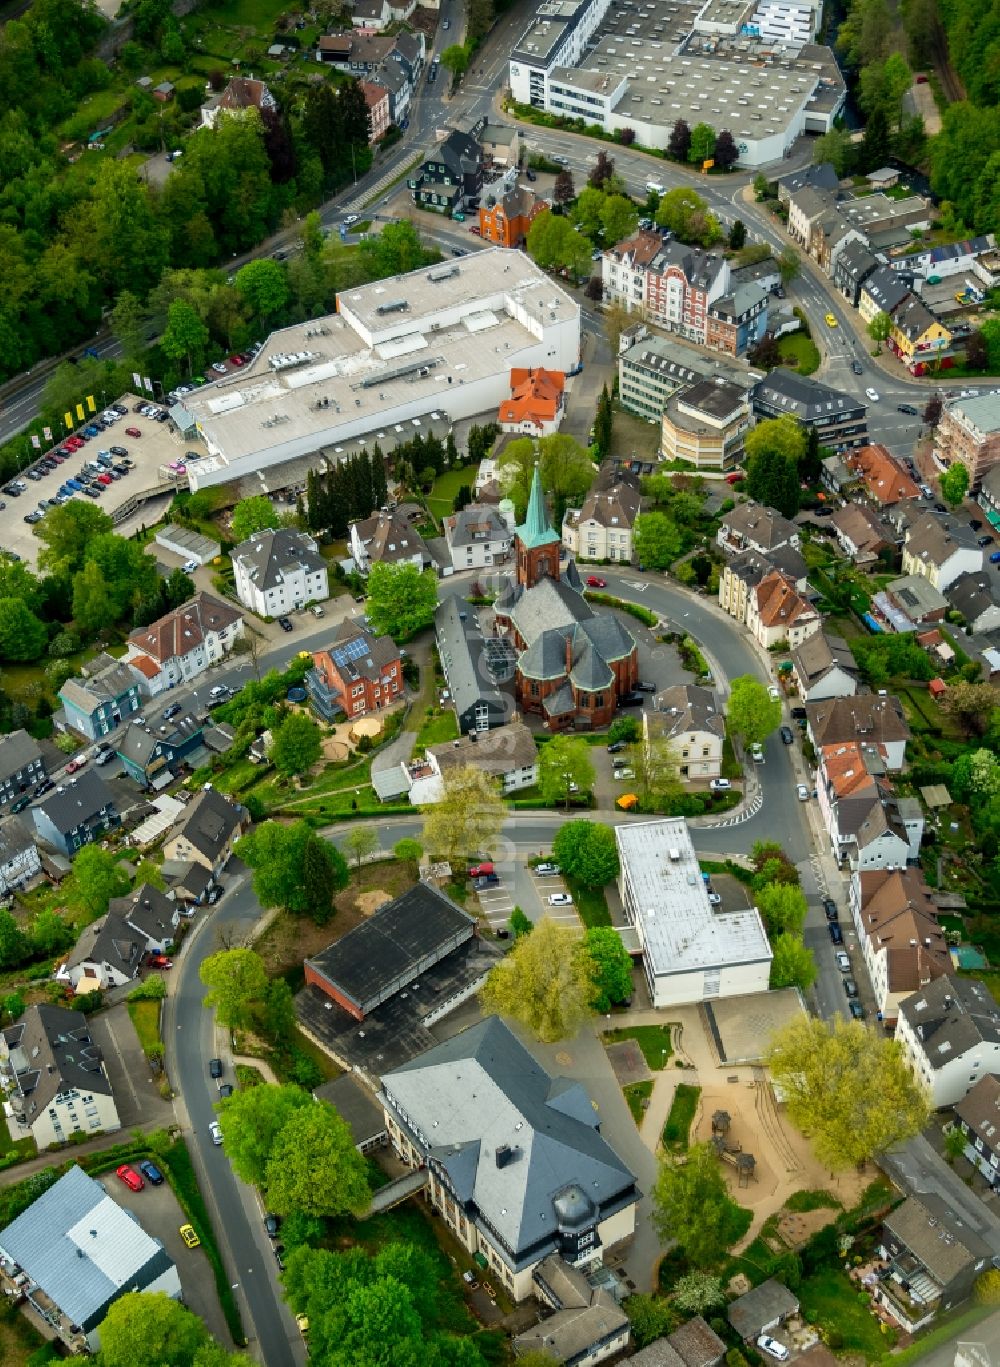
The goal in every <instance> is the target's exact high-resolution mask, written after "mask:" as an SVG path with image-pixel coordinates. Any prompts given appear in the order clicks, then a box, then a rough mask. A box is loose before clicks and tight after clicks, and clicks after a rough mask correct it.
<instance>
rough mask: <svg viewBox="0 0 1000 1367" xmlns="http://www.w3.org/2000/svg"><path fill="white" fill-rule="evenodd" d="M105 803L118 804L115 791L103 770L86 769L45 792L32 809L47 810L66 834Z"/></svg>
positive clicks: (50, 818)
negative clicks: (107, 782) (110, 786)
mask: <svg viewBox="0 0 1000 1367" xmlns="http://www.w3.org/2000/svg"><path fill="white" fill-rule="evenodd" d="M105 807H114V808H116V807H117V804H116V803H115V797H114V793H113V792H112V791H111V789H110V788H109V787H108V785H107V784H106V783H105V782H104V780H103V779H102V778H101V776H100V774H98V773H97V772H96V771H95V770H93V769H84V771H83V773H82V774H74V776H73V777H72V778H71V779H68V780H66V781H65V782H64V783H63V784H60V786H59V787H58V788H56V789H55V790H54V791H53V792H51V793H46V795H45V797H43V798H42V799H41V801H40V802H39V803H38V805H37V806H36V807H35V808H34V809H33V810H35V811H40V812H44V813H45V815H46V816H47V817H48V818H49V820H50V821H51V822H52V824H53V826H55V828H56V830H57V831H59V832H60V833H61V834H63V835H66V834H67V833H68V832H69V831H72V830H75V828H76V827H77V826H79V825H81V824H82V823H83V822H84V821H87V820H88V819H89V818H90V817H93V816H96V815H97V813H98V812H100V811H102V810H103V809H104V808H105Z"/></svg>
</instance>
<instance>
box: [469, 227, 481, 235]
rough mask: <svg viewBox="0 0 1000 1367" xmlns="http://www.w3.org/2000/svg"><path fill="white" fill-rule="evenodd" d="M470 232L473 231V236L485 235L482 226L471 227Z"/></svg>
mask: <svg viewBox="0 0 1000 1367" xmlns="http://www.w3.org/2000/svg"><path fill="white" fill-rule="evenodd" d="M469 232H470V233H472V235H473V237H482V235H483V230H482V228H470V229H469Z"/></svg>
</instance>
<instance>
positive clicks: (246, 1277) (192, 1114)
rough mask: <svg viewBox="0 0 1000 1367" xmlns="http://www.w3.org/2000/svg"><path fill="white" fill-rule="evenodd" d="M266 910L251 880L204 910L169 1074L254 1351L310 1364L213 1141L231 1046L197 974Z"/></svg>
mask: <svg viewBox="0 0 1000 1367" xmlns="http://www.w3.org/2000/svg"><path fill="white" fill-rule="evenodd" d="M260 914H261V913H260V904H259V903H258V901H257V899H256V897H255V896H254V895H253V889H252V887H251V884H250V882H249V880H246V881H244V882H243V883H241V884H240V886H239V887H237V888H234V889H233V891H231V892H230V893H228V894H227V896H226V897H225V898H224V899H223V900H222V902H220V903H219V904H218V905H217V907H216V908H215V909H214V910H208V911H206V912H204V913H199V915H200V916H203V917H204V919H200V920H199V921H198V922H197V923H196V929H195V933H194V934H193V935H192V936H191V937H190V938H189V939H188V940H187V941H186V943H185V945H184V952H183V953H182V954H181V955H180V956H179V960H178V962H177V964H176V967H175V973H174V980H173V984H172V987H173V990H172V992H171V993H170V995H169V996H168V997H167V999H166V1002H165V1006H164V1014H163V1040H164V1044H165V1046H166V1058H167V1071H168V1073H169V1076H170V1078H171V1079H172V1081H173V1083H174V1087H175V1088H176V1090H177V1091H178V1092H179V1093H180V1095H181V1098H182V1105H183V1109H184V1111H186V1113H187V1126H186V1137H187V1139H188V1143H189V1145H190V1147H191V1150H192V1153H193V1157H194V1164H195V1168H196V1171H197V1173H198V1183H199V1186H200V1187H201V1189H202V1192H203V1193H204V1195H205V1199H206V1201H207V1202H208V1204H209V1207H210V1209H211V1212H212V1222H213V1224H214V1226H215V1230H216V1234H217V1236H218V1239H219V1243H220V1245H221V1246H222V1249H223V1261H224V1263H225V1265H226V1271H227V1274H228V1275H230V1277H231V1279H232V1283H233V1284H235V1285H236V1287H237V1290H236V1298H237V1303H238V1304H239V1307H240V1312H241V1314H242V1316H243V1324H244V1330H245V1332H246V1334H247V1338H248V1340H249V1347H250V1351H251V1352H253V1354H254V1356H255V1357H257V1358H258V1359H259V1360H260V1361H262V1362H264V1363H266V1364H267V1367H283V1364H288V1365H289V1367H292V1364H296V1365H297V1364H299V1363H302V1362H304V1361H305V1358H306V1354H305V1349H304V1345H303V1343H302V1337H301V1335H300V1334H299V1332H298V1330H297V1328H296V1327H295V1321H294V1319H293V1317H292V1314H291V1311H290V1310H289V1309H288V1306H287V1305H286V1304H285V1302H284V1300H283V1299H282V1295H281V1288H280V1284H279V1283H278V1281H277V1273H276V1264H275V1261H274V1254H273V1252H272V1250H271V1243H270V1240H269V1239H268V1238H267V1236H266V1234H265V1233H264V1227H263V1223H262V1221H261V1218H260V1210H259V1206H258V1204H257V1198H256V1195H255V1193H254V1192H253V1191H252V1190H251V1189H250V1188H249V1187H247V1186H246V1185H245V1184H244V1183H242V1182H240V1181H239V1180H238V1179H237V1178H236V1177H235V1175H234V1174H233V1171H232V1169H231V1167H230V1166H229V1160H228V1159H227V1157H226V1152H225V1149H224V1148H217V1147H216V1146H215V1145H214V1144H213V1143H212V1138H211V1135H210V1134H209V1129H208V1126H209V1123H210V1121H212V1120H214V1119H215V1105H216V1103H217V1102H218V1099H219V1094H218V1090H217V1086H216V1083H215V1082H214V1081H213V1080H212V1079H211V1078H210V1077H209V1076H208V1060H209V1059H210V1058H213V1057H216V1056H219V1055H222V1056H223V1057H225V1056H226V1055H228V1053H229V1050H228V1049H226V1048H225V1047H224V1045H223V1044H222V1043H221V1039H220V1036H221V1032H220V1031H219V1030H218V1029H217V1027H216V1025H215V1017H214V1014H213V1013H212V1012H210V1011H206V1010H205V1009H204V1006H203V1002H204V996H205V988H204V987H203V986H202V983H201V979H200V978H199V976H198V971H199V969H200V967H201V965H202V963H203V962H204V960H205V958H206V957H207V956H208V955H209V954H214V953H215V952H216V950H218V949H219V948H221V947H223V944H231V943H238V942H239V941H240V940H241V939H242V937H243V936H245V934H246V932H247V931H248V930H249V929H250V927H251V926H252V925H253V924H254V922H255V921H256V920H257V919H258V918H259V916H260ZM232 1080H233V1079H232V1077H230V1078H229V1081H232Z"/></svg>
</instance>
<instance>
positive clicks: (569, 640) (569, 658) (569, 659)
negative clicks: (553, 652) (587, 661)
mask: <svg viewBox="0 0 1000 1367" xmlns="http://www.w3.org/2000/svg"><path fill="white" fill-rule="evenodd" d="M572 668H573V635H572V633H571V632H567V633H566V673H567V674H569V673H570V671H571V670H572Z"/></svg>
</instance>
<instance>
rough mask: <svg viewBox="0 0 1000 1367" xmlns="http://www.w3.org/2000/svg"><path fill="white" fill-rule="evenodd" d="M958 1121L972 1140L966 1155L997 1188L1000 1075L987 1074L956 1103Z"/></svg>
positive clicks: (999, 1151) (999, 1142)
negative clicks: (999, 1076)
mask: <svg viewBox="0 0 1000 1367" xmlns="http://www.w3.org/2000/svg"><path fill="white" fill-rule="evenodd" d="M955 1124H956V1125H957V1127H958V1129H959V1131H960V1132H961V1133H962V1134H964V1135H965V1138H966V1140H967V1141H968V1142H967V1143H966V1145H965V1156H966V1158H967V1159H968V1160H969V1162H970V1163H972V1164H973V1166H974V1167H977V1168H978V1169H979V1171H980V1172H981V1173H982V1175H983V1176H984V1177H985V1178H986V1180H987V1182H989V1184H990V1187H991V1188H992V1189H993V1190H994V1191H996V1190H997V1188H998V1187H1000V1078H998V1077H996V1076H995V1074H993V1073H984V1074H983V1076H982V1077H981V1078H980V1079H979V1080H978V1082H977V1083H976V1084H975V1086H974V1087H973V1088H972V1091H971V1092H969V1094H968V1096H965V1097H963V1098H962V1100H961V1101H960V1102H958V1104H957V1105H956V1107H955Z"/></svg>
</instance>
